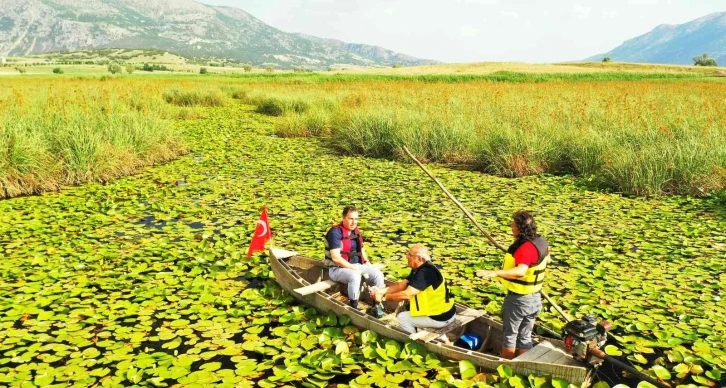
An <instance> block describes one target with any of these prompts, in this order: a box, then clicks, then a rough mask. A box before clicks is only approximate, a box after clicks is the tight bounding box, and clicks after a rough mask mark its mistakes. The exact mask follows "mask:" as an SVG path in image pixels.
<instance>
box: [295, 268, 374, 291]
mask: <svg viewBox="0 0 726 388" xmlns="http://www.w3.org/2000/svg"><path fill="white" fill-rule="evenodd" d="M371 266H373V267H374V268H376V269H379V270H380V269H383V268H386V265H385V264H380V263H376V264H371ZM336 284H337V283H336V282H335V281H333V280H330V279H328V280H323V281H320V282H317V283H313V284H311V285H309V286H305V287H300V288H296V289H294V290H293V291H295V292H296V293H298V294H300V295H302V296H305V295H310V294H314V293H316V292H320V291H325V290H327V289H328V288H330V287H333V286H334V285H336ZM364 284H365V283H364Z"/></svg>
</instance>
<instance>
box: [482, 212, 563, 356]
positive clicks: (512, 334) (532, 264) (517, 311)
mask: <svg viewBox="0 0 726 388" xmlns="http://www.w3.org/2000/svg"><path fill="white" fill-rule="evenodd" d="M512 235H513V236H514V238H515V241H514V243H513V244H512V245H511V246H510V247H509V249H508V250H507V254H506V255H505V256H504V264H503V265H502V269H498V270H495V271H488V270H479V271H476V274H477V276H479V277H481V278H482V279H488V278H493V277H497V278H499V280H500V281H501V282H502V285H504V287H505V288H506V289H507V296H506V297H505V298H504V305H503V306H502V324H503V326H504V337H503V339H502V358H506V359H512V358H514V357H516V356H518V355H520V354H522V353H525V352H526V351H528V350H529V349H531V348H532V329H533V328H534V321H535V319H537V315H539V312H540V310H542V300H541V299H540V290H542V283H543V282H544V277H545V268H546V267H547V263H549V261H550V251H549V247H548V246H547V240H545V239H544V238H543V237H542V236H540V235H539V234H537V225H536V224H535V223H534V218H533V217H532V214H530V213H529V212H527V211H524V210H520V211H518V212H516V213H514V219H513V221H512Z"/></svg>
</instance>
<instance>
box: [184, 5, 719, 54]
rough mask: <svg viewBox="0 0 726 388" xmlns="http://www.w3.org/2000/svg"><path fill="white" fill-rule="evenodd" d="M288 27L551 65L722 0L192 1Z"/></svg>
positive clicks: (400, 47) (397, 46) (714, 8)
mask: <svg viewBox="0 0 726 388" xmlns="http://www.w3.org/2000/svg"><path fill="white" fill-rule="evenodd" d="M197 1H199V2H201V3H204V4H210V5H225V6H231V7H237V8H241V9H243V10H245V11H247V12H249V13H250V14H252V15H253V16H255V17H256V18H258V19H260V20H262V21H263V22H265V23H267V24H269V25H271V26H273V27H275V28H278V29H280V30H282V31H285V32H302V33H306V34H310V35H314V36H318V37H322V38H334V39H339V40H342V41H345V42H349V43H365V44H371V45H376V46H381V47H384V48H387V49H390V50H393V51H397V52H400V53H403V54H408V55H412V56H414V57H418V58H425V59H435V60H439V61H442V62H449V63H458V62H484V61H497V62H500V61H501V62H505V61H506V62H508V61H517V62H529V63H551V62H563V61H571V60H580V59H584V58H586V57H589V56H593V55H596V54H600V53H604V52H607V51H610V50H612V49H613V48H615V47H617V46H619V45H620V44H622V43H623V42H624V41H626V40H628V39H631V38H634V37H636V36H638V35H642V34H645V33H647V32H649V31H650V30H652V29H653V28H655V27H656V26H658V25H660V24H681V23H685V22H688V21H691V20H693V19H697V18H699V17H702V16H706V15H708V14H710V13H714V12H724V11H726V2H724V0H610V1H608V2H605V1H588V0H580V1H563V0H548V1H542V0H540V1H535V0H440V1H433V0H254V1H251V0H197Z"/></svg>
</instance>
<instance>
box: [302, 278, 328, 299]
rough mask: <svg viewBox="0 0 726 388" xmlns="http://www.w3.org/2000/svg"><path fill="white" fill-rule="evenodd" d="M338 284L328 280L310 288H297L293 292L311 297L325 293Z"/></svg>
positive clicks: (314, 284)
mask: <svg viewBox="0 0 726 388" xmlns="http://www.w3.org/2000/svg"><path fill="white" fill-rule="evenodd" d="M336 284H337V283H336V282H334V281H332V280H330V279H328V280H325V281H322V282H317V283H313V284H311V285H309V286H305V287H300V288H296V289H294V290H293V292H296V293H298V294H300V295H303V296H305V295H310V294H313V293H316V292H320V291H325V290H327V289H328V288H330V287H333V286H335V285H336Z"/></svg>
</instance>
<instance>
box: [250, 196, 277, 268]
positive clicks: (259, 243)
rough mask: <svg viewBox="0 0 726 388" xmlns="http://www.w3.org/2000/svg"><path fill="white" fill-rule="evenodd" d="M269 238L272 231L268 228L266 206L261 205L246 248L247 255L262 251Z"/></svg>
mask: <svg viewBox="0 0 726 388" xmlns="http://www.w3.org/2000/svg"><path fill="white" fill-rule="evenodd" d="M271 238H272V231H271V230H270V222H269V221H268V220H267V206H263V207H262V213H260V219H259V220H258V221H257V226H256V227H255V234H253V235H252V241H251V242H250V248H249V249H248V250H247V257H248V258H249V257H252V254H253V253H254V252H257V251H264V250H265V243H266V242H268V241H270V239H271Z"/></svg>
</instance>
